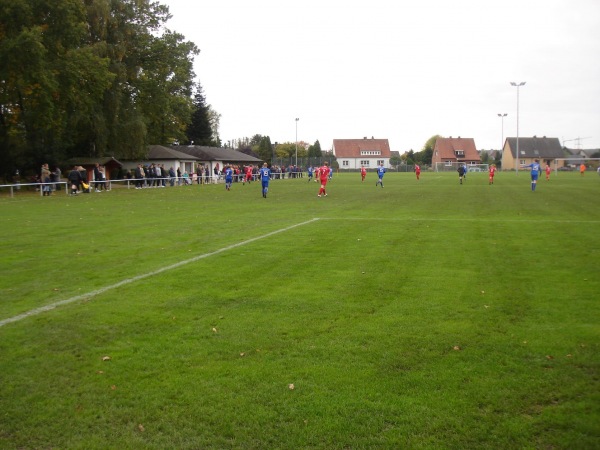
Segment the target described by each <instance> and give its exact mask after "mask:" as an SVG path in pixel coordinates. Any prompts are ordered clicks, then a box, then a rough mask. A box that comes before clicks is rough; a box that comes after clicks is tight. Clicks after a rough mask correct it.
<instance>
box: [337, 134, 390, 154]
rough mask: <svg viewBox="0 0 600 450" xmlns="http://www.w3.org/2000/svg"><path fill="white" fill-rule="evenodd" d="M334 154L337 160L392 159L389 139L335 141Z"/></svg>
mask: <svg viewBox="0 0 600 450" xmlns="http://www.w3.org/2000/svg"><path fill="white" fill-rule="evenodd" d="M371 151H373V152H379V154H371V155H370V154H367V153H365V152H371ZM333 154H334V155H335V156H336V158H369V157H371V158H391V156H392V155H391V152H390V143H389V142H388V140H387V139H375V138H371V139H367V138H366V137H365V138H363V139H334V140H333Z"/></svg>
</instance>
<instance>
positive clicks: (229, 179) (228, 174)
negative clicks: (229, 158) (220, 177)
mask: <svg viewBox="0 0 600 450" xmlns="http://www.w3.org/2000/svg"><path fill="white" fill-rule="evenodd" d="M231 183H233V169H232V168H231V166H227V167H225V189H227V190H228V191H230V190H231Z"/></svg>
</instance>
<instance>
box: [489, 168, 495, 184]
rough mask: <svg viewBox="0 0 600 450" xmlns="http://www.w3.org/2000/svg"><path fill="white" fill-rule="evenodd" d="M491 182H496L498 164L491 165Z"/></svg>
mask: <svg viewBox="0 0 600 450" xmlns="http://www.w3.org/2000/svg"><path fill="white" fill-rule="evenodd" d="M489 171H490V184H494V175H496V165H495V164H492V165H491V166H490V169H489Z"/></svg>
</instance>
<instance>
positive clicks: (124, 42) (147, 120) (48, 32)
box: [0, 0, 220, 177]
mask: <svg viewBox="0 0 600 450" xmlns="http://www.w3.org/2000/svg"><path fill="white" fill-rule="evenodd" d="M170 18H171V15H170V13H169V9H168V7H167V6H165V5H162V4H160V3H158V2H155V1H150V0H0V167H1V170H2V171H4V175H5V177H7V176H9V174H12V173H14V172H15V170H16V169H27V168H30V169H34V168H39V167H40V165H41V164H42V163H46V162H47V163H50V164H51V165H52V164H58V163H60V162H62V161H65V160H66V159H68V158H70V157H74V156H88V157H99V156H114V157H115V158H117V159H119V158H124V159H137V158H142V157H143V155H144V154H145V152H146V147H147V145H148V144H149V143H152V144H163V145H169V144H172V143H174V142H182V143H189V142H191V141H194V143H195V144H199V145H220V142H219V139H218V121H219V115H218V114H217V113H216V112H214V111H213V110H212V108H211V107H210V105H207V104H206V99H205V97H204V94H203V92H202V87H201V86H200V84H199V83H195V82H194V78H195V73H194V71H193V59H194V56H196V55H197V54H199V49H198V48H197V47H196V45H195V44H194V43H192V42H189V41H186V40H185V37H184V36H183V35H181V34H179V33H177V32H175V31H172V30H170V29H169V28H167V27H166V23H167V21H168V20H169V19H170Z"/></svg>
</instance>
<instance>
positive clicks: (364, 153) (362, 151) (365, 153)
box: [360, 150, 381, 156]
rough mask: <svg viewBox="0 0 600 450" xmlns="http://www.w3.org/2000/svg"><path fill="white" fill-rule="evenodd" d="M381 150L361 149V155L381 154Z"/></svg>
mask: <svg viewBox="0 0 600 450" xmlns="http://www.w3.org/2000/svg"><path fill="white" fill-rule="evenodd" d="M380 155H381V151H379V150H361V151H360V156H380Z"/></svg>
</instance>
